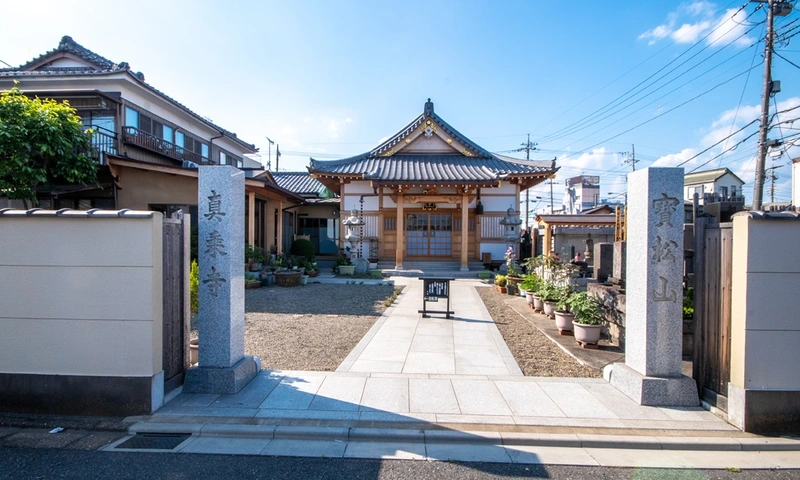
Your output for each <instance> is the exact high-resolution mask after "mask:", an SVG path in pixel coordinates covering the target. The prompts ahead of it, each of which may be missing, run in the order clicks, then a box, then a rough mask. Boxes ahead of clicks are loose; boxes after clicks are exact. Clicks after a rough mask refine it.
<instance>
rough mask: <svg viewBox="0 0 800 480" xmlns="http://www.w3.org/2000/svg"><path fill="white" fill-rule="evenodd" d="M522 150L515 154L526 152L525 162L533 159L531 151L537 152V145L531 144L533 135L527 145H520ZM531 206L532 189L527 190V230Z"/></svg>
mask: <svg viewBox="0 0 800 480" xmlns="http://www.w3.org/2000/svg"><path fill="white" fill-rule="evenodd" d="M520 145H521V146H522V148H518V149H516V150H514V151H515V152H521V151H523V150H525V160H530V159H531V150H536V145H538V144H537V143H531V134H530V133H529V134H528V141H527V142H525V143H520ZM530 205H531V193H530V188H526V189H525V230H527V229H528V217H529V216H530Z"/></svg>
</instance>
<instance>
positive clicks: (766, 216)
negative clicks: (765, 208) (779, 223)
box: [732, 210, 800, 220]
mask: <svg viewBox="0 0 800 480" xmlns="http://www.w3.org/2000/svg"><path fill="white" fill-rule="evenodd" d="M736 217H750V218H757V219H759V220H800V212H790V211H788V210H787V211H783V212H762V211H750V212H737V213H734V214H733V216H732V218H736Z"/></svg>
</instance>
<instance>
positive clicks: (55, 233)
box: [0, 212, 162, 377]
mask: <svg viewBox="0 0 800 480" xmlns="http://www.w3.org/2000/svg"><path fill="white" fill-rule="evenodd" d="M147 213H148V214H149V217H146V218H119V217H115V218H86V217H81V218H63V217H62V218H56V217H27V218H26V217H16V216H14V217H10V216H8V215H4V216H0V245H3V248H2V249H0V305H2V309H0V332H3V334H2V335H0V372H2V373H30V374H56V375H58V374H61V375H97V376H146V377H151V376H153V375H155V374H157V373H158V372H160V371H161V369H162V365H161V356H162V348H161V345H162V291H161V285H162V267H161V250H162V246H161V242H162V238H161V232H162V216H161V214H160V213H157V212H147Z"/></svg>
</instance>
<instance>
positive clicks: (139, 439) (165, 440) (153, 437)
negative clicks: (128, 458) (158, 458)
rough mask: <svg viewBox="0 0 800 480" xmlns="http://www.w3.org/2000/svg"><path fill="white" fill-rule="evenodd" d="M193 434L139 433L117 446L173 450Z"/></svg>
mask: <svg viewBox="0 0 800 480" xmlns="http://www.w3.org/2000/svg"><path fill="white" fill-rule="evenodd" d="M191 436H192V435H191V434H190V433H137V434H136V435H134V436H133V437H131V438H129V439H127V440H125V441H124V442H122V443H120V444H119V445H117V447H116V448H129V449H136V450H144V449H147V450H172V449H173V448H175V447H177V446H178V445H180V444H181V442H183V441H184V440H186V439H187V438H189V437H191Z"/></svg>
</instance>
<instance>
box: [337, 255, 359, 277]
mask: <svg viewBox="0 0 800 480" xmlns="http://www.w3.org/2000/svg"><path fill="white" fill-rule="evenodd" d="M334 268H335V269H336V271H337V272H338V273H339V275H349V276H352V275H353V274H355V273H356V267H355V265H353V262H351V261H350V259H349V258H345V257H339V258H337V259H336V266H335V267H334Z"/></svg>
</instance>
